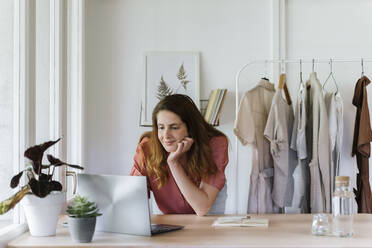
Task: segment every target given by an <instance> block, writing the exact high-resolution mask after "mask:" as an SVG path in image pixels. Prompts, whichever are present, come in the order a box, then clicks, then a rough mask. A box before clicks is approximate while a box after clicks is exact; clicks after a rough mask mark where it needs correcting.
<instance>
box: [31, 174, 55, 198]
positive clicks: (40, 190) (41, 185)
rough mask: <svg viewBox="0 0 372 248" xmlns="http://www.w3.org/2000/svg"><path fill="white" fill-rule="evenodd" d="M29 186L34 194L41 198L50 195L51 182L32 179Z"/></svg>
mask: <svg viewBox="0 0 372 248" xmlns="http://www.w3.org/2000/svg"><path fill="white" fill-rule="evenodd" d="M28 184H29V185H30V187H31V191H32V193H34V195H36V196H38V197H40V198H44V197H45V196H47V195H48V194H49V193H50V188H49V182H45V181H43V182H40V181H37V180H36V179H35V178H31V180H30V181H29V183H28Z"/></svg>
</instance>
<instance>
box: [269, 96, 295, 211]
mask: <svg viewBox="0 0 372 248" xmlns="http://www.w3.org/2000/svg"><path fill="white" fill-rule="evenodd" d="M282 92H283V90H282V89H279V90H277V91H276V93H275V95H274V97H273V102H272V104H271V109H270V113H269V117H268V119H267V123H266V128H265V131H264V135H265V137H266V138H267V139H268V140H269V141H270V151H271V155H272V157H273V160H274V183H273V190H272V198H273V201H274V203H275V205H276V206H278V207H279V208H282V211H281V212H283V211H284V207H290V206H291V205H292V197H293V177H292V174H293V171H294V168H295V166H296V163H297V155H296V152H295V151H294V150H292V149H291V148H290V147H289V143H290V141H291V136H292V129H293V120H294V114H293V108H292V105H289V104H288V103H287V102H286V101H285V100H284V99H283V97H282Z"/></svg>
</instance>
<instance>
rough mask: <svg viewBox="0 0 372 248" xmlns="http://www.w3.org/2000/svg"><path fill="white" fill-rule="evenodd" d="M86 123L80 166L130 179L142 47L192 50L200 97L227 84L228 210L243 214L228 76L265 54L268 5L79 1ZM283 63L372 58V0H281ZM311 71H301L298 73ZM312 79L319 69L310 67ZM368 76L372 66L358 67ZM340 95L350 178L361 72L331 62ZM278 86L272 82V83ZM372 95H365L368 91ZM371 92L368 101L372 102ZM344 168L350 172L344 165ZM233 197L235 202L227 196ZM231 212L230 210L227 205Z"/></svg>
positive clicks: (249, 80) (293, 75)
mask: <svg viewBox="0 0 372 248" xmlns="http://www.w3.org/2000/svg"><path fill="white" fill-rule="evenodd" d="M85 3H86V13H85V14H86V23H85V25H86V33H85V35H86V36H85V40H86V42H85V49H86V50H85V52H86V57H85V59H86V60H85V61H86V64H85V69H86V70H85V75H86V82H85V84H86V86H85V87H86V88H85V103H84V104H85V115H84V118H85V126H84V137H85V139H84V150H83V158H84V163H85V164H83V166H85V167H86V168H87V172H90V173H102V174H128V173H129V171H130V168H131V167H132V163H133V162H132V161H133V155H134V152H135V148H136V144H137V142H138V138H139V136H140V135H141V133H142V132H144V131H146V130H148V129H146V128H141V127H139V126H138V123H139V110H140V98H141V94H142V91H143V69H144V68H143V53H144V52H145V51H155V50H160V51H199V52H200V55H201V56H200V58H201V59H200V65H201V66H200V75H201V78H200V82H201V99H206V98H208V95H209V92H210V91H211V89H213V88H222V87H223V88H227V89H228V90H229V94H228V96H227V99H226V102H225V105H224V108H223V112H222V115H221V120H220V126H219V127H218V128H219V129H220V130H221V131H223V132H225V133H226V134H227V135H228V137H229V139H230V147H231V149H230V163H229V166H228V168H227V176H228V185H229V186H231V183H233V182H234V181H235V180H238V182H239V185H240V188H239V191H238V196H237V195H236V193H237V192H235V191H232V190H233V187H229V194H230V198H229V199H228V205H227V211H228V212H233V211H235V209H238V211H239V212H244V210H245V209H246V201H247V192H248V184H249V172H250V169H251V167H250V153H249V151H250V149H249V148H247V147H243V148H242V147H240V148H239V172H240V173H239V175H238V177H237V178H236V177H235V174H234V171H233V170H232V169H233V168H234V164H235V158H234V152H235V149H236V147H235V137H234V135H233V134H232V128H233V123H234V118H235V82H234V80H235V73H236V72H237V71H238V69H239V68H240V67H241V66H242V65H243V64H245V63H246V62H248V61H249V60H252V59H266V58H270V56H271V52H272V47H271V46H272V40H273V37H272V33H271V32H272V30H271V24H272V19H271V18H272V13H271V6H272V1H270V0H265V1H262V0H261V1H259V0H256V1H245V0H233V1H223V0H203V1H197V0H192V1H191V0H156V1H146V0H106V1H101V0H89V1H86V2H85ZM286 4H287V8H286V12H287V16H286V18H287V25H286V29H287V36H286V39H287V46H286V50H287V57H296V58H298V57H302V58H312V57H317V58H328V57H333V58H339V57H341V58H343V57H357V58H358V57H362V56H363V57H370V58H371V57H372V54H371V52H372V50H371V49H370V48H371V45H369V44H372V43H371V39H372V31H371V28H370V23H372V22H371V21H372V20H371V19H372V16H371V15H368V12H369V11H368V10H371V9H372V2H369V1H367V0H358V1H346V0H343V1H336V0H328V1H324V0H323V1H321V0H315V1H286ZM309 68H310V66H308V65H306V66H305V65H304V77H307V75H308V74H307V72H309ZM316 69H317V70H318V69H319V77H320V79H324V77H325V76H326V73H327V70H328V67H327V66H326V65H322V66H318V65H317V66H316ZM368 69H369V72H371V73H370V74H372V64H366V71H367V74H368ZM296 70H297V67H295V66H289V67H288V72H289V81H288V83H289V86H290V92H291V93H292V98H294V99H295V98H296V93H297V87H298V81H297V76H298V75H297V73H298V72H297V71H296ZM334 70H335V76H336V77H337V78H338V82H339V84H340V87H341V92H342V94H343V95H344V98H345V127H346V128H345V142H344V151H345V153H344V156H343V168H342V171H345V172H347V173H349V172H351V167H352V166H353V164H354V162H353V161H354V159H351V158H349V156H348V154H350V149H351V148H350V146H351V136H352V133H351V132H352V131H351V130H353V119H354V113H355V109H353V107H352V106H351V104H350V101H351V94H352V92H353V89H354V84H355V82H356V80H357V78H358V76H359V75H360V66H359V65H358V64H350V65H349V64H347V65H346V64H345V65H335V66H334ZM262 75H263V67H262V66H252V67H251V68H250V69H249V70H246V71H245V72H244V73H243V74H242V78H241V84H240V89H241V92H240V93H242V92H244V91H245V90H248V89H250V88H252V87H253V86H254V85H255V84H256V83H257V81H258V80H259V78H260V77H261V76H262ZM274 81H277V80H274ZM371 94H372V93H371ZM371 94H370V97H371ZM371 101H372V99H370V102H371ZM348 166H349V167H350V168H348ZM236 196H237V197H238V198H239V199H240V201H239V204H238V205H236V204H235V197H236ZM235 207H236V208H235Z"/></svg>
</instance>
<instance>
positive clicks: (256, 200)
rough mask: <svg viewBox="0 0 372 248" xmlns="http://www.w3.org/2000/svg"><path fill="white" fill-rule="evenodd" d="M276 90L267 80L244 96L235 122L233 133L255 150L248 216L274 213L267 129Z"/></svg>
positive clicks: (253, 151)
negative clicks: (265, 129) (265, 133)
mask: <svg viewBox="0 0 372 248" xmlns="http://www.w3.org/2000/svg"><path fill="white" fill-rule="evenodd" d="M274 93H275V88H274V85H273V84H272V83H270V82H269V81H267V80H261V81H260V82H259V83H258V85H257V86H256V87H254V88H253V89H251V90H249V91H247V92H246V93H245V95H244V96H243V98H242V100H241V102H240V104H239V110H238V114H237V117H236V120H235V125H234V133H235V135H236V136H237V137H238V139H239V140H240V142H241V143H242V144H243V145H246V144H250V145H251V147H252V170H251V176H250V186H249V194H248V210H247V212H248V213H273V212H275V211H276V210H275V209H274V206H273V200H272V197H271V190H272V181H273V175H274V169H273V160H272V157H271V154H270V143H269V142H268V141H267V139H266V138H264V128H265V126H266V121H267V117H268V114H269V111H270V107H271V102H272V98H273V96H274Z"/></svg>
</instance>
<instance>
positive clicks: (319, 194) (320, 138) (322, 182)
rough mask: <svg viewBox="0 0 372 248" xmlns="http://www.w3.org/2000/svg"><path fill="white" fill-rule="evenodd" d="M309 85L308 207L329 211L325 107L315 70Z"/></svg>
mask: <svg viewBox="0 0 372 248" xmlns="http://www.w3.org/2000/svg"><path fill="white" fill-rule="evenodd" d="M307 84H308V85H310V99H309V100H310V106H311V109H308V111H310V114H311V128H310V129H309V131H310V132H311V133H310V136H311V141H312V153H311V160H310V164H309V166H310V177H311V184H310V207H311V212H312V213H323V212H327V213H330V212H331V193H332V192H331V181H330V152H329V151H330V150H329V127H328V116H327V109H326V106H325V102H324V98H323V92H322V86H321V84H320V82H319V80H318V78H317V76H316V72H312V73H311V74H310V79H309V81H308V82H307Z"/></svg>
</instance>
